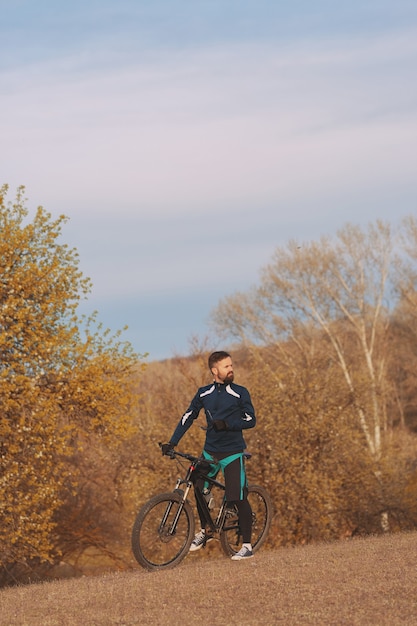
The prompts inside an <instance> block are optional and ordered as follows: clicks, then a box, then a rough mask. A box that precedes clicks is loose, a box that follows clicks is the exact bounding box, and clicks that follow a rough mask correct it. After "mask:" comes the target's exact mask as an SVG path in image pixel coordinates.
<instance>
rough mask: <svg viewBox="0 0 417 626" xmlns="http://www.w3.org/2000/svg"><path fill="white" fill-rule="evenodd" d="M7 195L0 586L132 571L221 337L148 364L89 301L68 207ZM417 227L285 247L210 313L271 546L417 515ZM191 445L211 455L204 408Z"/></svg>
mask: <svg viewBox="0 0 417 626" xmlns="http://www.w3.org/2000/svg"><path fill="white" fill-rule="evenodd" d="M7 193H8V188H7V186H3V187H2V188H1V190H0V228H1V232H2V237H1V241H0V255H1V258H2V261H3V263H2V267H1V270H0V307H1V310H0V356H1V359H0V406H1V414H0V463H1V474H0V486H1V494H2V495H1V501H0V584H10V583H12V582H17V581H19V580H22V578H24V577H26V579H27V578H31V579H34V577H35V578H36V576H42V575H43V574H44V573H46V572H48V571H49V569H50V567H51V564H54V563H57V562H59V561H65V562H67V563H70V564H71V565H72V566H73V567H74V568H75V569H76V570H77V571H80V572H81V571H88V569H89V568H90V569H91V568H92V567H95V566H98V565H99V564H101V565H103V566H104V565H105V566H107V567H112V568H115V567H116V568H117V567H119V568H126V567H131V566H133V560H132V557H131V555H130V548H129V534H130V528H131V525H132V522H133V519H134V516H135V514H136V512H137V509H138V507H139V506H140V505H141V503H143V502H144V501H145V500H147V499H148V498H149V497H150V496H151V495H153V494H154V493H156V492H157V491H165V490H167V489H169V488H171V486H172V485H173V482H174V480H175V478H176V476H177V474H178V468H177V466H176V464H175V462H172V461H170V460H169V459H167V458H162V457H161V455H160V451H159V448H158V442H159V441H162V440H166V439H167V438H168V437H169V435H170V434H171V432H172V429H173V427H174V425H175V424H176V423H177V421H178V419H179V417H180V416H181V415H182V413H183V412H184V410H185V409H186V408H187V406H188V403H189V401H190V399H191V398H192V396H193V395H194V393H195V390H196V388H197V387H198V386H200V385H203V384H206V383H207V382H209V378H208V368H207V356H208V354H209V352H210V351H211V348H210V346H209V343H208V340H204V339H200V338H195V339H194V340H193V342H192V344H191V346H190V355H189V356H186V357H185V356H183V357H174V358H172V359H169V360H166V361H161V362H149V363H147V362H146V358H145V357H144V356H143V355H140V354H136V353H135V352H134V351H133V350H132V348H131V346H130V345H129V344H128V343H126V342H124V341H123V336H122V333H121V332H120V331H117V332H115V333H114V332H112V331H110V330H108V329H104V328H103V327H102V326H101V325H100V323H99V321H98V319H97V316H96V315H92V316H91V317H89V318H86V317H82V316H81V317H80V316H78V314H77V307H78V305H79V302H80V300H81V299H82V298H87V297H88V293H89V292H90V290H91V284H90V281H89V280H88V279H86V278H84V277H83V275H82V273H81V272H80V270H79V258H78V254H77V252H76V250H74V249H71V248H69V247H68V246H66V245H65V244H62V243H61V235H62V228H63V226H64V224H65V221H66V218H65V217H64V216H60V217H59V218H58V219H53V218H52V216H51V215H50V214H49V213H47V212H46V211H45V210H44V209H43V208H42V207H39V208H38V209H37V211H36V213H35V215H34V217H31V216H30V214H29V211H28V209H27V208H26V200H25V197H24V189H23V188H19V189H18V190H17V193H16V198H15V199H14V200H13V201H7ZM416 287H417V222H416V220H415V218H413V217H412V216H410V217H409V218H407V219H405V220H403V221H402V222H401V223H400V224H398V225H396V226H395V227H393V226H392V225H391V224H388V223H385V222H379V221H377V222H375V223H371V224H369V225H368V226H367V227H366V228H360V227H359V226H355V225H351V224H347V225H345V226H344V227H343V228H342V229H341V230H340V231H339V232H337V233H336V235H335V236H333V237H322V238H321V239H319V240H318V241H311V242H305V241H302V242H297V241H290V242H288V244H287V245H285V246H281V247H278V248H277V249H276V251H275V253H274V256H273V258H272V259H271V261H270V263H269V264H268V265H267V266H266V267H265V268H263V270H262V272H261V275H260V280H259V284H258V285H256V286H254V287H253V288H252V289H251V290H249V291H248V292H245V293H237V294H232V295H230V296H229V297H227V298H225V299H224V300H222V301H221V302H220V303H219V304H218V305H217V307H216V309H215V311H214V312H213V313H214V315H213V320H214V322H213V328H212V331H213V333H214V335H215V336H216V346H217V345H218V344H219V341H220V340H221V341H223V344H222V346H221V347H228V348H229V350H230V351H231V352H232V355H233V358H234V363H235V374H236V380H237V382H239V383H241V384H243V385H245V386H247V387H248V388H249V390H250V392H251V395H252V399H253V402H254V405H255V408H256V412H257V415H258V426H257V427H256V429H254V430H253V431H250V432H248V435H247V442H248V446H249V450H250V451H251V452H252V454H253V458H252V459H251V461H250V462H249V466H248V475H249V477H250V480H252V481H253V482H259V483H261V484H263V485H264V486H265V487H267V488H268V490H269V492H270V493H271V496H272V498H273V502H274V509H275V515H274V522H273V528H272V531H271V533H270V538H269V544H270V546H274V547H278V546H280V545H286V544H289V543H307V542H311V541H320V540H329V539H338V538H343V537H350V536H352V535H355V534H358V533H376V532H387V531H397V530H405V529H409V528H415V526H416V524H417V505H416V502H417V497H416V496H417V458H416V452H417V439H416V437H417V393H416V384H415V383H416V380H415V379H416V372H417V362H416V361H417V341H416V334H417V295H416V294H417V288H416ZM200 421H201V424H197V427H194V428H192V429H191V430H190V431H188V433H187V435H186V437H185V438H184V439H183V441H181V447H182V448H183V449H185V448H187V449H188V451H190V452H198V451H199V450H200V449H201V446H202V443H203V441H204V432H203V430H202V429H200V428H199V427H198V426H199V425H201V426H203V425H204V424H203V422H202V418H199V420H198V422H200Z"/></svg>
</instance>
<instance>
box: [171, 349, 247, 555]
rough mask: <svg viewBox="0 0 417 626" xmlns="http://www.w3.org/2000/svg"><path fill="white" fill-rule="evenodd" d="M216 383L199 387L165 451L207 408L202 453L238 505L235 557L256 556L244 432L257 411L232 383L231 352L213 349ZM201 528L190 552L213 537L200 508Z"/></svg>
mask: <svg viewBox="0 0 417 626" xmlns="http://www.w3.org/2000/svg"><path fill="white" fill-rule="evenodd" d="M208 366H209V369H210V371H211V373H212V375H213V383H212V384H210V385H206V386H205V387H200V389H198V391H197V393H196V395H195V396H194V398H193V400H192V401H191V404H190V406H189V408H188V409H187V411H186V412H185V413H184V415H183V416H182V418H181V419H180V421H179V423H178V426H177V427H176V429H175V431H174V433H173V435H172V437H171V439H170V441H169V443H166V444H164V445H163V446H162V454H169V452H170V450H172V449H173V448H174V447H175V446H176V445H177V444H178V442H179V441H180V439H181V437H182V436H183V435H184V434H185V433H186V432H187V430H188V429H189V428H190V426H191V425H192V423H193V421H194V420H195V419H197V417H198V415H199V413H200V411H201V409H204V412H205V415H206V419H207V430H206V440H205V444H204V450H203V456H205V458H207V459H208V460H210V461H215V462H216V463H218V464H219V466H220V467H221V469H222V471H223V474H224V481H225V488H226V500H227V502H228V503H230V504H234V505H236V507H237V510H238V514H239V524H240V529H241V532H242V540H243V543H242V548H241V549H240V550H239V552H237V553H236V554H235V555H233V556H232V559H233V560H236V561H237V560H242V559H248V558H250V557H252V556H253V552H252V545H251V532H252V510H251V506H250V504H249V502H248V499H247V481H246V473H245V466H244V460H243V451H244V450H245V448H246V443H245V440H244V438H243V434H242V431H243V430H246V429H247V428H253V427H254V426H255V424H256V417H255V411H254V408H253V405H252V401H251V398H250V395H249V392H248V390H247V389H246V388H245V387H242V386H240V385H236V383H234V382H233V380H234V374H233V363H232V358H231V356H230V354H229V353H228V352H224V351H223V350H221V351H217V352H213V353H212V354H211V355H210V356H209V360H208ZM199 516H200V520H201V525H202V527H201V531H200V532H199V533H197V535H196V536H195V538H194V541H193V542H192V544H191V547H190V552H194V551H196V550H199V549H200V548H202V547H203V546H205V544H206V543H207V541H210V539H212V537H210V535H209V534H208V533H207V535H206V529H205V527H204V524H205V522H204V521H203V520H204V517H203V516H202V515H201V512H200V511H199Z"/></svg>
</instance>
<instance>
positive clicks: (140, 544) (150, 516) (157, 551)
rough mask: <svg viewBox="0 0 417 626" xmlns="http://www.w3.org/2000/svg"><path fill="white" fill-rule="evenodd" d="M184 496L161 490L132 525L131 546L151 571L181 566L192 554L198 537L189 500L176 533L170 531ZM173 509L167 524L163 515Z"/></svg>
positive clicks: (141, 561) (143, 507) (139, 561)
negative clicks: (190, 549) (189, 553)
mask: <svg viewBox="0 0 417 626" xmlns="http://www.w3.org/2000/svg"><path fill="white" fill-rule="evenodd" d="M180 502H181V496H180V495H179V494H177V493H174V492H171V493H161V494H159V495H157V496H154V497H153V498H151V499H150V500H149V501H148V502H146V503H145V504H144V505H143V506H142V508H141V509H140V511H139V513H138V514H137V516H136V519H135V522H134V524H133V528H132V538H131V545H132V551H133V554H134V557H135V559H136V560H137V562H138V563H139V564H140V565H142V567H144V568H145V569H147V570H158V569H169V568H172V567H175V566H176V565H178V564H179V563H180V562H181V561H182V560H183V558H184V557H185V556H186V555H187V554H188V551H189V548H190V545H191V542H192V540H193V539H194V529H195V521H194V514H193V510H192V508H191V506H190V504H189V503H188V502H185V503H184V505H183V509H182V511H181V514H180V517H179V520H178V523H177V527H176V531H175V534H173V535H171V534H169V530H170V527H171V524H172V522H173V520H174V516H175V514H176V513H177V511H178V507H179V504H180ZM168 509H169V514H168V516H167V520H166V521H165V524H164V525H163V526H161V524H162V522H163V518H164V516H165V514H166V512H167V511H168Z"/></svg>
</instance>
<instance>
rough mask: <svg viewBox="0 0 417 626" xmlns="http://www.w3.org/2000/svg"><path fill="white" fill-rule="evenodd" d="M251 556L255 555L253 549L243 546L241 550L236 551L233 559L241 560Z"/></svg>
mask: <svg viewBox="0 0 417 626" xmlns="http://www.w3.org/2000/svg"><path fill="white" fill-rule="evenodd" d="M251 557H253V552H252V550H250V549H249V548H247V547H246V546H242V547H241V548H240V550H239V552H236V554H234V555H233V556H232V561H241V560H242V559H250V558H251Z"/></svg>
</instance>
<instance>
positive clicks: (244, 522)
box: [228, 500, 252, 543]
mask: <svg viewBox="0 0 417 626" xmlns="http://www.w3.org/2000/svg"><path fill="white" fill-rule="evenodd" d="M228 504H235V505H236V507H237V510H238V513H239V526H240V530H241V533H242V542H243V543H250V542H251V535H252V509H251V505H250V504H249V502H248V501H247V500H234V502H229V503H228Z"/></svg>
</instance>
